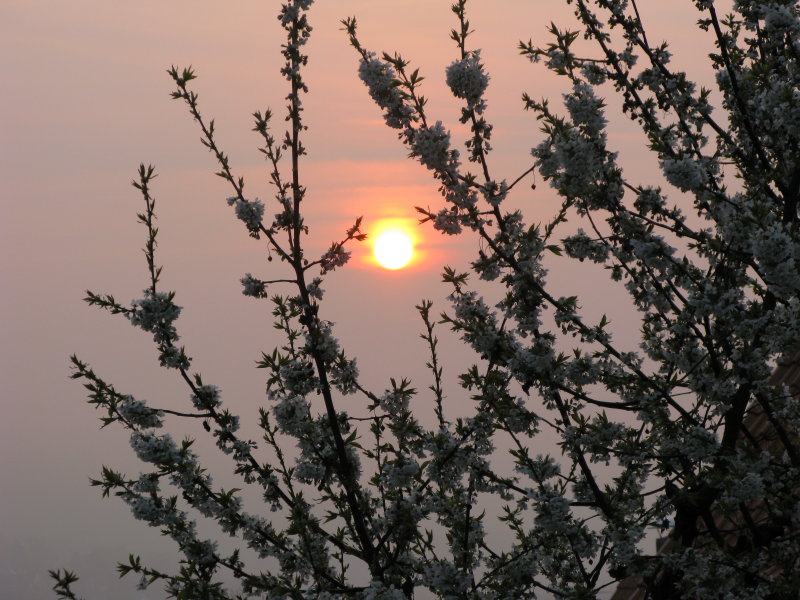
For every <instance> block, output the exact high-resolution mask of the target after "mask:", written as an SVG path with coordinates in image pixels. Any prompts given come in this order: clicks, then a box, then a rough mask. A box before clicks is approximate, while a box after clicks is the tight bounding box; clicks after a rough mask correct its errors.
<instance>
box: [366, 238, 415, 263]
mask: <svg viewBox="0 0 800 600" xmlns="http://www.w3.org/2000/svg"><path fill="white" fill-rule="evenodd" d="M413 251H414V248H413V245H412V243H411V238H409V237H408V235H406V234H405V233H403V232H402V231H400V230H399V229H387V230H386V231H384V232H383V233H381V234H380V235H379V236H378V237H377V238H376V239H375V260H377V261H378V263H380V265H381V266H382V267H384V268H386V269H402V268H403V267H405V266H406V265H407V264H408V261H410V260H411V255H412V254H413Z"/></svg>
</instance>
